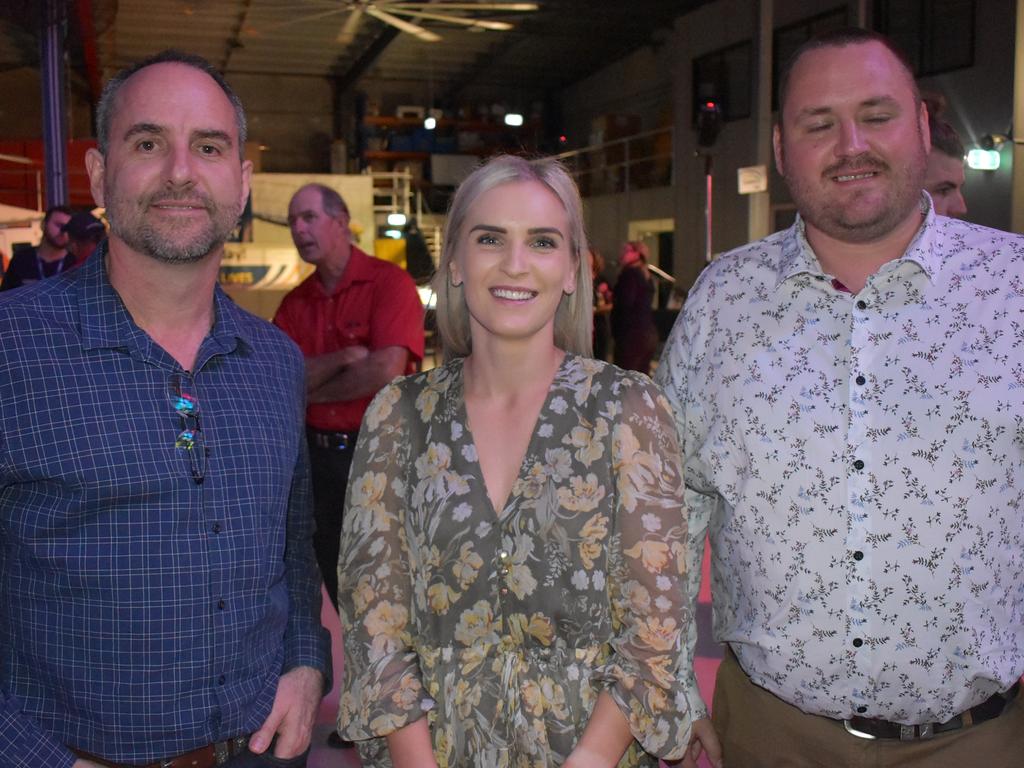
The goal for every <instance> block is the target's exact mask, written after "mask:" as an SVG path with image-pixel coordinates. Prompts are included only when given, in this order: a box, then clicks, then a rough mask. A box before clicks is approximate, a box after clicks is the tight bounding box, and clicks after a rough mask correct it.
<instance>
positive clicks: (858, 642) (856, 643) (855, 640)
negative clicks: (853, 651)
mask: <svg viewBox="0 0 1024 768" xmlns="http://www.w3.org/2000/svg"><path fill="white" fill-rule="evenodd" d="M862 645H864V641H863V640H861V639H860V638H859V637H855V638H853V647H854V648H860V647H861V646H862Z"/></svg>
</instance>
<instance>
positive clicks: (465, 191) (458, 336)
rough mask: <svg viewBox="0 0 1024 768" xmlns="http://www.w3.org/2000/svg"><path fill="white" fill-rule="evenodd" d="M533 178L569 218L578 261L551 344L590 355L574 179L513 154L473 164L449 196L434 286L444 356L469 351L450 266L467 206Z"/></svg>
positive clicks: (586, 280)
mask: <svg viewBox="0 0 1024 768" xmlns="http://www.w3.org/2000/svg"><path fill="white" fill-rule="evenodd" d="M524 181H536V182H539V183H540V184H543V185H544V186H545V187H547V188H548V189H549V190H551V192H552V194H554V195H555V197H557V198H558V199H559V200H560V201H561V203H562V206H563V207H564V208H565V213H566V217H567V218H568V220H569V244H570V248H571V250H572V257H573V261H574V263H575V265H576V290H575V291H573V292H572V293H571V294H567V295H565V296H562V300H561V302H559V304H558V310H557V312H556V313H555V346H557V347H559V348H561V349H564V350H565V351H567V352H572V353H575V354H578V355H584V356H586V357H589V356H590V354H591V346H592V343H593V337H592V331H591V328H592V326H593V322H594V309H593V305H594V296H593V288H592V287H591V286H592V280H591V275H590V265H589V264H588V262H587V259H586V258H584V256H585V255H586V253H587V235H586V231H585V229H584V226H583V204H582V203H581V202H580V193H579V190H578V189H577V188H576V183H575V182H574V181H573V180H572V177H571V176H570V175H569V173H568V172H567V171H566V170H565V167H564V166H563V165H562V164H561V163H560V162H558V161H557V160H555V159H554V158H540V159H537V160H527V159H525V158H522V157H516V156H514V155H498V156H496V157H493V158H491V159H490V160H488V161H487V162H486V163H484V164H483V165H481V166H480V167H479V168H477V169H476V170H475V171H473V173H471V174H470V175H469V176H467V177H466V179H465V180H464V181H463V182H462V184H460V185H459V188H458V190H457V191H456V193H455V197H454V198H453V199H452V204H451V208H450V209H449V211H448V220H447V222H446V224H445V237H444V247H443V248H442V250H441V264H440V266H439V267H438V269H437V272H435V273H434V278H433V281H432V285H433V288H434V292H435V293H436V295H437V330H438V333H439V334H440V336H441V345H442V347H443V349H444V357H445V360H451V359H453V358H456V357H466V356H467V355H468V354H470V352H472V351H473V342H472V338H471V336H470V330H469V328H470V325H469V309H468V307H467V306H466V297H465V294H464V292H463V288H462V286H461V285H452V281H451V267H452V261H453V260H454V258H455V253H456V251H457V250H458V247H459V240H460V238H461V237H462V235H463V232H462V228H463V226H464V225H465V223H466V216H467V215H468V213H469V209H470V207H471V206H472V205H473V203H475V202H476V201H477V199H479V197H480V196H481V195H483V194H484V193H485V192H488V191H490V190H492V189H494V188H495V187H497V186H500V185H502V184H511V183H513V182H524Z"/></svg>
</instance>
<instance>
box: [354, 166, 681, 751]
mask: <svg viewBox="0 0 1024 768" xmlns="http://www.w3.org/2000/svg"><path fill="white" fill-rule="evenodd" d="M586 254H587V244H586V238H585V235H584V232H583V220H582V215H581V210H580V201H579V196H578V193H577V191H576V188H575V185H574V184H573V182H572V180H571V179H570V178H569V176H568V175H567V174H566V172H565V170H564V169H563V168H562V167H561V166H560V165H558V164H557V163H556V162H554V161H550V160H544V161H536V162H532V163H531V162H528V161H526V160H523V159H521V158H515V157H508V156H504V157H498V158H495V159H492V160H491V161H490V162H488V163H487V164H486V165H484V166H482V167H481V168H479V169H478V170H477V171H475V172H474V173H473V174H472V175H471V176H470V177H469V178H468V179H466V181H465V182H464V183H463V184H462V186H461V187H460V188H459V190H458V192H457V194H456V196H455V199H454V201H453V204H452V209H451V212H450V214H449V219H448V229H447V237H446V241H445V247H444V253H443V255H442V262H441V266H440V269H439V271H438V274H437V275H436V276H435V287H436V289H437V293H438V307H437V316H438V327H439V331H440V334H441V337H442V341H443V344H444V349H445V354H446V359H447V362H446V364H445V365H443V366H442V367H440V368H436V369H434V370H432V371H429V372H427V373H424V374H419V375H415V376H411V377H408V378H405V379H400V380H396V381H395V382H394V383H392V384H391V385H390V386H389V387H388V388H386V389H385V390H383V391H382V392H381V393H380V394H379V395H378V396H377V398H376V399H375V400H374V402H373V404H372V405H371V407H370V409H369V411H368V413H367V416H366V420H365V422H364V425H363V432H362V434H361V436H360V442H359V446H358V448H357V450H356V456H355V460H354V462H353V467H352V474H351V476H350V486H349V492H348V500H347V509H346V511H345V518H344V519H345V525H344V530H343V533H342V542H341V559H340V562H339V579H340V589H339V595H340V598H339V600H340V613H341V617H342V625H343V628H344V637H345V659H346V662H345V679H344V684H343V692H342V697H341V706H340V712H339V729H340V732H341V733H342V735H343V736H344V737H345V738H348V739H352V740H354V741H356V742H357V746H358V747H359V750H360V755H361V757H362V760H363V765H366V766H378V765H390V764H393V765H395V766H397V767H398V768H408V767H410V766H416V767H419V766H425V767H426V768H434V767H435V766H440V767H441V768H444V767H445V766H479V767H480V768H484V766H486V767H487V768H495V767H498V768H502V767H505V766H512V767H516V768H519V767H520V766H521V767H522V768H526V767H527V766H529V767H530V768H534V767H535V766H558V765H564V766H570V767H572V766H584V767H585V768H600V767H601V766H608V767H609V768H611V767H612V766H616V765H619V766H634V765H649V766H656V765H657V764H658V759H657V756H661V757H665V758H669V759H678V758H681V757H682V756H683V754H684V752H685V750H686V746H687V743H688V739H689V737H690V712H689V702H688V696H687V693H686V691H688V690H695V689H694V688H689V687H688V686H689V685H692V679H691V664H690V658H689V656H688V652H686V651H685V650H684V640H683V638H684V637H685V635H686V634H687V630H688V623H689V621H690V616H689V613H688V609H687V607H686V605H685V597H684V595H685V594H686V588H685V584H683V583H682V582H683V580H684V579H685V576H686V570H685V562H684V557H683V552H684V541H685V538H686V516H685V513H684V510H683V509H682V508H681V499H682V488H683V479H682V476H681V470H680V461H679V448H678V444H677V438H676V431H675V426H674V422H673V420H672V417H671V414H670V411H669V406H668V404H667V403H666V401H665V399H664V397H663V396H662V394H661V392H660V391H659V390H658V389H657V387H656V386H655V385H653V384H652V383H651V382H650V380H648V379H647V378H646V377H643V376H639V375H637V374H631V373H626V372H624V371H621V370H619V369H617V368H615V367H613V366H610V365H607V364H606V363H603V362H598V361H596V360H593V359H590V358H589V357H588V354H589V350H590V337H591V318H592V294H591V284H590V268H589V265H588V262H587V258H586Z"/></svg>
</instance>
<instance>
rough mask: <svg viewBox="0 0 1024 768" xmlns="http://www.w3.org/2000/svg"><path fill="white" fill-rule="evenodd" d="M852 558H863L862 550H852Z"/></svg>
mask: <svg viewBox="0 0 1024 768" xmlns="http://www.w3.org/2000/svg"><path fill="white" fill-rule="evenodd" d="M853 559H854V560H863V559H864V553H863V552H861V551H860V550H859V549H858V550H857V551H856V552H854V553H853Z"/></svg>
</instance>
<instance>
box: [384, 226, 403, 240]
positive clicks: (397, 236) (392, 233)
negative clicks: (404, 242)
mask: <svg viewBox="0 0 1024 768" xmlns="http://www.w3.org/2000/svg"><path fill="white" fill-rule="evenodd" d="M384 237H390V238H391V239H392V240H401V239H402V233H401V232H399V231H398V230H397V229H385V230H384Z"/></svg>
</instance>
